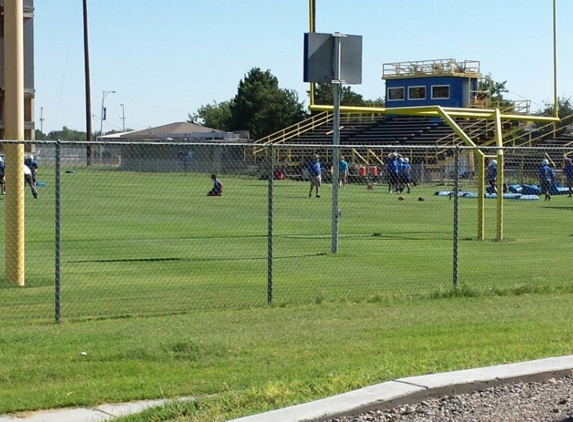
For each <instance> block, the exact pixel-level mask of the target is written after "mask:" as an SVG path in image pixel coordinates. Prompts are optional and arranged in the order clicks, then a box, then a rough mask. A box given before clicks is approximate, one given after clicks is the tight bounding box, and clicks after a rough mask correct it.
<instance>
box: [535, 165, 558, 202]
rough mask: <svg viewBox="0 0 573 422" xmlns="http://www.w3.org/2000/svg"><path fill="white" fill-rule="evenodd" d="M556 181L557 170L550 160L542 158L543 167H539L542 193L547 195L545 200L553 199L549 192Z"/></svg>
mask: <svg viewBox="0 0 573 422" xmlns="http://www.w3.org/2000/svg"><path fill="white" fill-rule="evenodd" d="M554 183H555V171H553V169H552V168H551V167H550V166H549V160H547V159H546V158H544V159H543V160H541V167H540V168H539V185H540V186H541V193H542V194H543V195H545V200H546V201H549V200H551V194H550V193H549V191H550V189H551V187H552V186H553V184H554Z"/></svg>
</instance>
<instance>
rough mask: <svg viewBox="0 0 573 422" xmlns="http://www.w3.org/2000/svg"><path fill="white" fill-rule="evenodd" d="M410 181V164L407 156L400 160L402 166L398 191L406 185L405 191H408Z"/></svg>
mask: <svg viewBox="0 0 573 422" xmlns="http://www.w3.org/2000/svg"><path fill="white" fill-rule="evenodd" d="M411 183H412V165H411V164H410V160H409V159H408V157H406V158H404V159H403V160H402V167H401V169H400V188H401V190H400V192H402V191H403V190H404V187H406V189H408V190H407V193H410V185H411Z"/></svg>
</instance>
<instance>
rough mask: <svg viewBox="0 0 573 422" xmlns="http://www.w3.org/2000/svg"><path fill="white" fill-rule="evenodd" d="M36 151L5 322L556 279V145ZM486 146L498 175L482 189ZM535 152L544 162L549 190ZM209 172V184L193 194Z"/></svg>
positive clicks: (560, 222) (1, 314) (554, 287)
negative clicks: (20, 282)
mask: <svg viewBox="0 0 573 422" xmlns="http://www.w3.org/2000/svg"><path fill="white" fill-rule="evenodd" d="M34 147H35V154H36V160H37V161H38V163H39V166H40V167H39V170H38V173H37V175H36V181H37V189H38V193H39V197H38V198H37V199H35V198H33V196H32V194H31V191H30V190H29V188H28V187H26V189H27V190H26V192H25V205H24V206H25V255H24V257H23V259H24V261H25V267H24V268H25V286H14V285H13V284H12V283H11V280H7V279H6V275H5V273H2V274H0V319H1V320H2V321H3V322H4V323H22V322H23V321H29V322H32V321H54V320H56V321H59V320H61V319H63V320H72V319H86V318H108V317H109V318H111V317H113V318H116V317H122V316H138V315H158V314H172V313H182V312H186V311H189V310H197V309H212V308H231V307H232V308H245V307H262V306H267V305H269V304H272V305H274V306H283V305H288V304H303V303H321V302H323V301H326V302H337V301H379V302H382V303H384V302H389V301H394V300H408V299H410V298H431V297H437V296H441V295H455V294H459V293H460V292H464V294H510V293H513V294H515V293H527V292H536V291H539V292H541V291H560V290H561V291H565V290H568V289H570V288H571V283H570V277H569V272H570V271H569V268H568V258H569V256H570V253H571V251H572V250H573V241H572V239H573V237H572V236H573V229H570V227H571V225H570V220H571V213H572V212H573V198H571V195H570V192H569V190H568V188H567V186H568V185H567V177H566V172H565V171H564V168H565V166H566V164H567V162H566V160H565V158H566V156H567V154H568V153H569V152H570V151H568V150H566V149H565V148H556V147H552V148H533V147H531V148H523V147H521V148H510V147H506V148H502V149H497V148H495V149H493V148H490V149H488V148H485V147H484V148H480V149H475V148H469V147H467V148H466V147H450V148H445V147H440V148H437V147H436V146H435V145H434V146H416V147H414V146H408V147H405V146H400V147H396V146H394V145H364V146H356V145H341V146H339V147H338V151H337V152H338V154H334V151H333V147H332V146H325V145H310V144H307V145H275V146H257V147H254V146H253V145H252V144H239V143H237V144H229V143H225V144H223V143H215V142H213V143H193V142H153V143H143V142H129V143H121V142H118V143H106V144H92V145H91V149H92V152H93V159H92V160H91V162H90V165H87V160H86V151H87V145H83V144H77V143H67V142H63V141H62V142H58V143H55V142H49V141H42V142H41V141H36V142H35V145H34ZM393 153H395V154H396V159H397V160H403V161H404V159H407V161H408V162H409V164H410V165H411V170H412V171H411V176H410V179H409V183H406V182H407V181H408V180H405V179H403V178H401V177H396V178H394V176H392V174H391V172H392V171H393V168H392V166H391V165H390V164H389V162H390V161H392V155H393ZM335 155H340V156H343V157H344V159H345V161H346V162H347V163H348V173H347V179H346V182H347V183H343V184H337V183H334V184H333V178H334V175H335V174H336V173H340V174H341V175H342V174H345V168H344V167H340V170H338V171H337V169H334V168H333V167H332V157H333V156H335ZM482 156H485V158H484V159H483V163H484V170H483V175H484V176H483V177H484V180H485V181H484V192H483V195H480V194H479V193H480V186H479V183H478V181H479V179H480V162H481V160H482V158H480V157H482ZM316 157H318V158H316ZM500 158H502V161H503V163H498V166H499V174H498V178H499V179H500V180H501V177H502V176H503V182H504V183H503V185H501V184H499V183H498V184H495V183H494V184H491V185H490V184H489V179H488V178H490V179H491V174H490V173H491V169H490V167H491V163H492V160H499V159H500ZM542 160H547V161H548V162H549V164H550V166H551V167H552V168H553V170H554V171H555V180H554V181H553V182H552V183H551V187H550V195H551V196H550V199H546V198H545V196H544V195H543V193H542V192H541V187H540V185H541V181H540V167H541V163H542ZM403 161H402V162H403ZM313 162H318V163H320V167H321V182H322V183H321V186H320V189H319V191H318V195H319V197H317V191H316V187H315V186H311V181H312V180H313V179H314V178H313V174H312V166H311V165H312V163H313ZM502 165H503V169H504V170H503V173H502V172H501V168H502ZM213 175H216V180H217V181H219V182H220V183H221V184H222V194H221V195H220V196H217V195H214V196H210V195H208V193H209V192H210V191H211V190H212V189H213V187H214V184H215V181H214V180H213V178H212V176H213ZM389 182H392V183H389ZM494 186H495V188H496V189H497V190H498V193H499V194H501V192H503V194H504V200H503V202H501V201H498V200H497V199H496V197H497V194H496V193H495V192H494V191H493V189H494ZM9 195H10V190H9V187H8V189H7V192H6V195H3V196H2V198H1V200H0V202H1V203H0V209H1V216H2V223H1V225H0V241H1V242H2V244H6V242H7V239H6V227H7V225H9V224H11V222H10V221H9V220H7V219H6V213H5V206H4V205H5V202H6V198H7V197H8V196H9ZM333 198H335V200H333ZM336 198H337V200H336ZM335 220H336V221H335ZM500 233H501V234H502V236H501V237H500ZM335 238H336V239H335ZM334 245H336V248H334ZM0 254H1V256H0V259H1V262H3V263H5V266H6V265H8V266H9V265H13V264H14V263H13V262H12V263H11V262H7V260H6V256H5V248H2V249H1V252H0Z"/></svg>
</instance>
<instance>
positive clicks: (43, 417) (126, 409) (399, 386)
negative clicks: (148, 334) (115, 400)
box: [0, 355, 573, 422]
mask: <svg viewBox="0 0 573 422" xmlns="http://www.w3.org/2000/svg"><path fill="white" fill-rule="evenodd" d="M566 375H573V355H571V356H562V357H554V358H546V359H539V360H534V361H529V362H522V363H510V364H506V365H498V366H492V367H486V368H476V369H466V370H463V371H455V372H447V373H442V374H431V375H422V376H416V377H408V378H399V379H396V380H394V381H388V382H384V383H381V384H376V385H373V386H370V387H365V388H361V389H359V390H355V391H350V392H348V393H344V394H339V395H336V396H332V397H328V398H325V399H321V400H316V401H313V402H310V403H304V404H299V405H296V406H291V407H286V408H284V409H278V410H273V411H270V412H265V413H261V414H258V415H252V416H246V417H242V418H239V419H234V420H233V421H230V422H276V421H281V422H304V421H307V422H308V421H314V422H318V421H324V420H327V419H332V418H336V417H339V416H351V415H357V414H360V413H364V412H368V411H370V410H374V409H388V408H392V407H394V406H396V405H400V404H405V403H416V402H418V401H420V400H424V399H425V398H428V397H437V396H441V395H452V394H462V393H469V392H472V391H477V390H481V389H484V388H488V387H493V386H496V385H500V384H505V383H509V382H513V381H524V382H535V381H543V380H547V379H549V378H553V377H555V378H559V377H564V376H566ZM181 400H192V398H183V399H181ZM171 401H172V400H149V401H139V402H133V403H122V404H106V405H101V406H98V407H95V408H77V409H55V410H46V411H39V412H25V413H21V414H17V415H2V416H0V422H99V421H111V420H113V419H116V418H118V417H121V416H126V415H130V414H135V413H139V412H142V411H143V410H146V409H149V408H151V407H157V406H162V405H165V404H167V403H169V402H171Z"/></svg>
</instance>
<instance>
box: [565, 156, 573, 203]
mask: <svg viewBox="0 0 573 422" xmlns="http://www.w3.org/2000/svg"><path fill="white" fill-rule="evenodd" d="M563 174H564V175H565V177H566V178H567V187H568V188H569V198H571V197H572V196H573V160H571V158H567V159H566V160H565V167H563Z"/></svg>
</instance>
